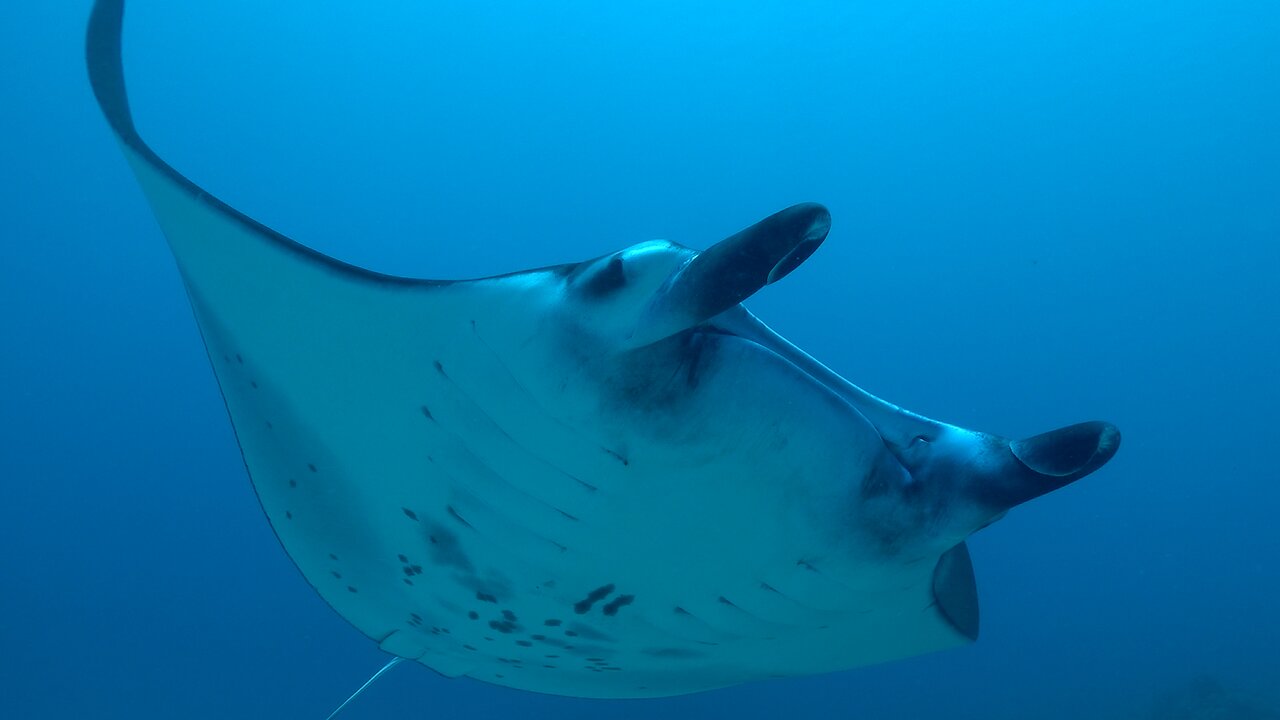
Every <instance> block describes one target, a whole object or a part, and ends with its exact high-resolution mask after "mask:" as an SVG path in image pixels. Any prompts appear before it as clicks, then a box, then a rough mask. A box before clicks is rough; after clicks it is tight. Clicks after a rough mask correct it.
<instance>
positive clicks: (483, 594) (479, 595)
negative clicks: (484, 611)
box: [476, 591, 498, 603]
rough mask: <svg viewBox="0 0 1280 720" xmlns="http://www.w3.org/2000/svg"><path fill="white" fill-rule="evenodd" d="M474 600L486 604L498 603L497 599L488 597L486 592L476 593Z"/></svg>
mask: <svg viewBox="0 0 1280 720" xmlns="http://www.w3.org/2000/svg"><path fill="white" fill-rule="evenodd" d="M476 599H477V600H479V601H480V602H487V603H496V602H498V598H496V597H494V596H493V595H490V594H489V593H487V592H480V591H476Z"/></svg>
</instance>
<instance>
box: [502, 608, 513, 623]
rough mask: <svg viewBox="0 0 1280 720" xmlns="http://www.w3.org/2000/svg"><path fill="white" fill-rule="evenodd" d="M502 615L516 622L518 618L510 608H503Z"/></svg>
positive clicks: (507, 619) (509, 620) (505, 618)
mask: <svg viewBox="0 0 1280 720" xmlns="http://www.w3.org/2000/svg"><path fill="white" fill-rule="evenodd" d="M502 617H503V619H504V620H506V621H508V622H515V621H516V620H517V618H516V614H515V613H513V612H511V611H510V610H503V611H502Z"/></svg>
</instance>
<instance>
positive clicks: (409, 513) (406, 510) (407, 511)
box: [400, 508, 418, 520]
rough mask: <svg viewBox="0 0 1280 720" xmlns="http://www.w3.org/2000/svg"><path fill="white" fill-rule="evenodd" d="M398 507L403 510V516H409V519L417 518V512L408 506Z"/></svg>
mask: <svg viewBox="0 0 1280 720" xmlns="http://www.w3.org/2000/svg"><path fill="white" fill-rule="evenodd" d="M400 509H401V510H403V511H404V516H405V517H407V518H409V519H410V520H417V519H418V513H416V512H414V511H412V510H410V509H409V508H400Z"/></svg>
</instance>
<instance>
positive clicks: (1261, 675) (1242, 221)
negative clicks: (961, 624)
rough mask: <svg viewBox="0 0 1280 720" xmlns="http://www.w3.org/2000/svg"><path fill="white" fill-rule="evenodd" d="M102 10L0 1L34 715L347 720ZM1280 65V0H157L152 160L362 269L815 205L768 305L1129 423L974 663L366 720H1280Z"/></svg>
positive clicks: (1055, 403) (152, 9)
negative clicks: (120, 89) (142, 150)
mask: <svg viewBox="0 0 1280 720" xmlns="http://www.w3.org/2000/svg"><path fill="white" fill-rule="evenodd" d="M88 10H89V3H88V2H83V1H77V2H66V3H43V4H38V3H9V4H7V5H5V6H4V7H3V8H0V21H2V22H0V27H2V28H4V29H3V30H0V33H2V35H0V39H3V42H0V68H3V72H2V73H0V97H3V98H4V102H3V104H2V105H0V108H2V110H0V130H3V137H4V141H3V154H2V155H0V183H2V185H0V190H2V191H3V194H0V208H3V215H2V216H0V217H3V225H2V226H0V227H2V228H3V230H2V231H0V238H3V241H2V243H0V251H2V252H3V255H2V256H0V268H2V269H3V274H2V275H0V278H3V281H2V282H0V307H3V312H0V338H3V348H4V352H3V353H0V378H3V381H2V382H3V386H2V390H3V394H2V395H0V397H3V399H4V401H3V402H0V428H2V429H3V432H4V439H3V442H2V443H0V550H2V552H3V562H2V563H0V573H3V588H4V591H3V592H2V593H0V650H2V652H0V714H3V716H5V717H14V718H64V717H67V718H69V717H97V718H112V717H129V718H153V717H154V718H173V717H183V718H204V717H228V716H233V717H288V718H317V717H319V718H322V717H324V716H325V714H327V713H328V712H329V711H330V710H331V709H332V708H333V707H334V706H335V705H336V704H337V703H338V702H339V701H340V700H341V699H342V698H343V697H345V695H346V693H347V692H349V691H350V690H351V689H354V688H355V687H356V686H358V685H359V684H360V682H362V681H363V679H364V678H365V677H367V676H368V675H369V674H370V673H372V671H373V670H375V669H376V668H377V667H378V666H379V665H381V663H382V662H383V659H384V656H383V654H382V653H380V652H379V651H378V650H377V649H376V647H374V645H373V644H372V643H371V642H369V641H368V640H366V639H365V638H364V637H362V636H360V635H359V634H358V633H357V632H356V631H355V630H353V629H352V628H351V627H350V626H349V625H347V624H346V623H345V622H344V621H343V620H342V619H341V618H339V617H338V616H337V615H335V614H334V613H333V612H332V611H331V610H330V609H329V608H328V607H327V606H326V605H325V604H324V603H323V602H322V601H321V600H320V599H319V598H318V597H317V596H316V595H315V594H314V593H313V592H312V591H311V590H310V589H309V588H308V587H307V585H306V583H305V582H304V581H303V580H302V579H301V577H300V576H299V575H298V573H297V572H296V570H294V568H293V567H292V565H291V564H290V562H289V561H288V559H287V558H286V557H285V555H284V554H283V552H282V551H281V550H280V548H279V546H278V545H277V543H276V541H275V540H274V538H273V537H272V534H271V531H270V529H269V528H268V526H267V524H266V522H265V521H264V519H263V518H262V516H261V511H260V510H259V508H258V507H257V504H256V501H255V499H254V495H253V492H252V489H251V488H250V486H249V484H248V482H247V479H246V477H245V474H244V468H243V465H242V464H241V460H240V457H239V453H238V452H237V449H236V445H235V441H234V438H233V437H232V434H231V432H230V427H229V425H228V423H227V421H226V416H225V411H224V408H223V405H222V402H221V400H220V398H219V396H218V391H217V388H216V385H215V383H214V381H213V377H212V374H211V373H210V371H209V368H208V364H207V359H206V357H205V354H204V350H203V347H202V346H201V343H200V339H199V337H198V334H197V332H196V328H195V324H194V322H193V320H192V318H191V314H190V310H189V308H188V307H187V303H186V299H185V296H184V293H183V289H182V286H181V284H180V281H179V279H178V276H177V273H176V272H175V268H174V265H173V261H172V259H171V258H170V256H169V254H168V249H167V248H166V246H165V243H164V241H163V238H162V237H161V236H160V234H159V231H158V229H157V227H156V225H155V222H154V220H153V219H152V217H151V215H150V212H149V210H148V208H147V206H146V204H145V202H144V200H143V198H142V195H141V193H140V191H139V190H138V189H137V187H136V185H135V183H134V180H133V178H132V176H131V174H130V173H129V170H128V168H127V167H126V165H125V164H124V162H123V159H122V157H121V154H120V152H119V150H118V148H117V146H116V144H115V140H114V138H113V137H112V136H111V134H110V132H109V131H108V129H107V127H106V124H105V123H104V122H103V120H102V118H101V116H100V114H99V112H98V110H97V107H96V106H95V105H94V103H93V100H92V96H91V94H90V92H89V90H88V85H87V82H86V79H85V72H84V67H83V65H84V62H83V49H82V39H83V38H82V33H83V26H84V21H85V19H86V17H87V14H88ZM1277 38H1280V5H1276V4H1274V3H1268V2H1225V3H1215V4H1209V3H1192V2H1183V1H1181V0H1179V1H1175V2H1154V1H1146V2H1135V3H1126V4H1123V5H1120V4H1116V3H1104V2H1074V3H1065V2H1047V3H1037V4H1031V3H1014V2H975V3H966V4H954V3H941V2H936V1H933V2H904V3H877V4H870V3H835V2H816V1H801V2H788V3H781V2H776V3H758V2H757V3H722V2H715V1H711V2H705V3H696V4H690V3H675V2H645V3H631V2H626V1H624V2H614V3H608V4H605V3H583V2H564V3H561V2H556V3H542V4H527V3H507V2H494V3H489V4H475V3H466V2H448V3H430V4H427V3H408V2H387V3H364V4H346V5H339V6H328V5H316V4H307V3H296V2H281V3H274V4H270V5H267V4H263V3H252V2H248V1H247V0H223V1H222V2H217V3H213V2H207V3H206V2H188V3H160V2H151V1H150V0H134V2H133V3H131V5H130V7H129V12H128V16H127V20H126V39H125V52H126V57H125V61H126V72H127V75H128V80H129V87H130V91H131V93H132V96H133V100H134V105H135V114H136V118H137V121H138V124H139V127H140V130H141V132H142V134H143V135H144V136H145V137H147V138H148V139H149V140H150V141H151V143H152V145H153V146H154V147H155V148H156V149H157V150H158V151H159V153H160V154H161V155H163V156H164V157H166V158H167V159H168V160H169V161H170V162H171V164H173V165H174V166H175V167H176V168H178V169H179V170H180V171H182V172H184V173H185V174H186V175H187V176H189V177H191V178H192V179H194V180H196V181H197V182H199V183H200V184H202V185H203V186H205V187H206V188H207V189H209V190H210V191H212V192H213V193H214V194H216V195H218V196H219V197H221V198H222V199H224V200H226V201H228V202H229V203H231V204H232V205H234V206H236V207H238V208H240V209H242V210H244V211H245V212H246V213H248V214H249V215H251V216H254V217H256V218H258V219H260V220H262V221H263V222H265V223H267V224H268V225H271V226H272V227H275V228H277V229H279V230H281V231H282V232H285V233H286V234H288V235H290V236H292V237H295V238H297V239H299V240H301V241H303V242H305V243H306V244H308V245H311V246H313V247H315V248H317V249H319V250H321V251H323V252H326V253H328V254H331V255H335V256H337V257H340V258H342V259H344V260H347V261H350V262H353V263H355V264H359V265H363V266H366V267H370V268H373V269H376V270H381V271H384V272H391V273H396V274H403V275H418V276H425V277H441V278H452V277H467V276H476V275H484V274H491V273H497V272H503V271H509V270H516V269H520V268H525V267H532V266H539V265H546V264H551V263H556V262H563V261H570V260H577V259H582V258H586V257H591V256H595V255H599V254H601V253H604V252H608V251H612V250H615V249H618V248H620V247H623V246H625V245H629V244H631V243H634V242H637V241H640V240H643V239H648V238H652V237H666V238H670V239H672V240H676V241H678V242H682V243H685V244H688V245H691V246H697V247H703V246H706V245H709V244H711V243H713V242H715V241H716V240H718V239H720V238H721V237H724V236H726V235H728V234H730V233H732V232H734V231H736V230H737V229H739V228H741V227H743V226H745V225H747V224H749V223H751V222H754V221H755V220H757V219H759V218H760V217H763V216H765V215H767V214H769V213H771V212H773V211H774V210H777V209H780V208H782V207H784V206H786V205H789V204H792V203H794V202H799V201H804V200H816V201H820V202H823V203H825V204H826V205H827V206H828V207H830V209H831V211H832V213H833V216H834V223H835V224H834V227H833V230H832V233H831V236H830V239H829V240H828V241H827V243H826V244H825V245H824V246H823V248H822V249H821V250H820V251H819V252H818V253H817V254H816V255H815V256H814V257H813V258H812V259H810V260H809V261H808V262H807V263H806V264H805V265H804V266H803V267H802V268H801V269H799V270H797V271H796V272H795V273H793V274H792V275H791V276H788V277H787V278H786V279H785V281H783V282H780V283H778V284H777V285H776V286H773V287H770V288H768V289H766V290H765V291H764V292H762V293H760V294H759V295H758V296H756V297H755V298H753V299H752V300H751V301H750V303H749V306H750V307H751V308H752V309H753V310H754V311H755V312H756V313H757V314H758V315H760V316H761V317H762V318H764V319H765V320H766V321H767V322H769V323H770V324H771V325H773V326H774V327H775V328H776V329H777V330H779V331H780V332H781V333H782V334H784V335H785V336H787V337H789V338H790V339H792V340H793V341H795V342H796V343H797V344H799V345H800V346H801V347H803V348H805V349H806V350H807V351H809V352H810V353H812V354H813V355H815V356H816V357H818V358H819V359H821V360H823V361H824V362H826V363H827V364H829V365H831V366H832V367H833V368H835V369H836V370H838V371H839V372H841V373H842V374H844V375H846V376H847V377H849V378H850V379H851V380H853V381H854V382H857V383H859V384H861V385H862V386H864V387H866V388H867V389H869V390H871V391H872V392H875V393H877V394H879V395H882V396H884V397H886V398H888V399H890V400H892V401H894V402H896V403H899V404H902V405H904V406H906V407H909V408H911V409H914V410H918V411H920V412H924V413H926V414H929V415H932V416H935V417H939V418H941V419H944V420H947V421H952V422H956V423H958V424H963V425H966V426H971V427H977V428H982V429H986V430H991V431H994V432H999V433H1002V434H1006V435H1011V436H1021V435H1029V434H1032V433H1035V432H1039V431H1041V430H1045V429H1049V428H1052V427H1057V426H1059V425H1063V424H1067V423H1070V422H1075V421H1077V420H1082V419H1087V418H1093V417H1099V418H1103V419H1107V420H1111V421H1113V422H1115V423H1116V424H1118V425H1119V426H1120V427H1121V429H1122V430H1123V431H1124V433H1125V441H1124V446H1123V447H1122V448H1121V451H1120V453H1119V455H1118V456H1117V457H1116V459H1115V460H1113V461H1112V462H1111V463H1110V464H1109V465H1108V466H1107V467H1106V468H1105V469H1103V470H1102V471H1100V472H1099V473H1097V474H1095V475H1093V476H1091V477H1089V478H1087V479H1085V480H1083V481H1081V482H1080V483H1078V484H1076V485H1074V486H1071V487H1068V488H1066V489H1064V490H1062V491H1059V492H1056V493H1054V494H1052V495H1050V496H1047V497H1044V498H1041V499H1039V500H1037V501H1035V502H1033V503H1031V504H1029V505H1027V506H1024V507H1021V508H1018V509H1017V510H1015V511H1014V512H1012V513H1011V514H1010V515H1009V516H1008V517H1007V518H1005V519H1003V520H1001V521H1000V522H999V523H997V524H995V525H993V526H992V527H990V528H988V529H986V530H983V531H982V532H980V533H979V534H978V535H976V536H975V537H974V538H973V540H972V542H971V547H972V549H973V554H974V558H975V564H976V566H977V574H978V581H979V588H980V594H981V600H982V609H983V630H982V638H981V639H980V640H979V642H978V643H976V644H975V645H972V646H969V647H966V648H963V649H959V650H953V651H948V652H944V653H939V654H936V655H932V656H926V657H922V658H915V659H911V660H906V661H901V662H896V663H891V664H888V665H883V666H878V667H873V668H868V669H864V670H859V671H854V672H847V673H838V674H833V675H827V676H822V677H812V678H804V679H795V680H785V681H776V682H769V683H761V684H755V685H749V686H743V687H739V688H733V689H729V690H723V691H717V692H712V693H705V694H700V695H694V696H687V697H681V698H672V699H665V700H651V701H623V702H618V701H615V702H601V701H587V700H574V699H567V698H556V697H547V696H539V695H533V694H528V693H523V692H518V691H513V690H505V689H501V688H496V687H492V686H488V685H483V684H480V683H476V682H473V681H469V680H446V679H443V678H441V677H438V676H436V675H435V674H433V673H431V672H429V671H426V670H423V669H421V668H416V667H403V668H397V669H396V671H395V672H393V673H391V674H389V675H388V676H387V677H386V678H384V679H383V680H381V681H379V683H378V684H377V685H376V686H374V688H373V689H372V690H370V691H369V693H368V694H367V695H366V696H364V697H362V698H361V699H360V700H359V702H358V703H356V704H355V705H354V706H353V707H352V708H350V709H349V710H348V711H347V713H348V714H346V717H350V718H362V717H405V718H409V717H431V718H450V717H472V718H500V717H507V716H511V715H519V716H522V717H556V718H598V717H601V716H607V717H620V718H649V717H655V716H666V717H675V718H682V717H690V718H692V717H706V716H708V715H715V716H723V717H738V718H772V717H777V716H778V715H781V714H787V715H788V716H791V717H795V718H818V717H829V716H856V717H860V718H868V719H870V718H900V717H945V718H974V719H977V718H982V719H984V720H990V719H992V718H1026V717H1036V718H1081V717H1098V718H1113V717H1114V718H1146V717H1153V716H1158V717H1188V718H1190V717H1221V713H1219V714H1217V715H1214V714H1212V713H1214V712H1217V710H1218V709H1220V708H1222V707H1229V708H1232V710H1231V711H1232V712H1234V713H1235V716H1237V717H1272V716H1270V715H1248V714H1247V710H1245V709H1244V708H1245V705H1246V704H1251V705H1252V706H1253V707H1254V708H1255V709H1257V708H1270V709H1271V711H1272V712H1276V709H1277V708H1280V691H1277V688H1280V651H1278V650H1277V649H1276V648H1277V646H1278V645H1280V619H1278V618H1277V614H1276V613H1275V612H1274V606H1275V599H1274V598H1275V594H1276V591H1277V589H1278V587H1280V572H1278V571H1277V566H1276V558H1277V557H1278V556H1280V529H1278V528H1277V525H1276V522H1275V520H1274V516H1275V513H1276V510H1275V508H1276V507H1277V505H1278V504H1280V503H1278V502H1277V501H1278V500H1280V490H1278V489H1277V480H1280V472H1278V471H1277V470H1276V464H1275V461H1274V459H1273V458H1274V454H1275V445H1276V443H1275V441H1274V439H1273V438H1272V434H1273V425H1274V420H1273V409H1274V408H1276V407H1277V406H1278V405H1280V382H1278V381H1277V380H1276V378H1275V377H1274V375H1273V373H1274V372H1275V368H1276V367H1277V366H1278V365H1280V331H1278V330H1277V326H1278V325H1280V323H1277V316H1280V287H1278V284H1277V277H1278V276H1280V133H1277V132H1276V128H1277V127H1280V40H1277ZM1205 677H1208V678H1212V679H1213V683H1217V685H1216V686H1217V687H1221V688H1224V689H1223V690H1222V691H1221V692H1223V693H1225V694H1227V695H1229V696H1230V697H1231V698H1235V700H1234V701H1233V702H1235V703H1236V704H1235V705H1230V704H1229V703H1228V702H1227V701H1226V700H1223V699H1222V697H1220V696H1217V695H1215V692H1217V691H1212V690H1206V689H1205V688H1212V687H1215V686H1214V685H1213V684H1211V683H1208V682H1206V681H1205V680H1203V679H1201V678H1205ZM1169 698H1173V699H1174V701H1170V700H1169ZM1215 698H1217V699H1216V700H1215ZM1215 703H1216V704H1215ZM1184 711H1185V712H1184ZM1197 712H1199V714H1198V715H1197V714H1196V713H1197ZM1258 712H1262V710H1258ZM1153 713H1154V715H1153ZM1178 713H1183V714H1178Z"/></svg>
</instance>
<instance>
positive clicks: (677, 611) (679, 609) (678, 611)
mask: <svg viewBox="0 0 1280 720" xmlns="http://www.w3.org/2000/svg"><path fill="white" fill-rule="evenodd" d="M671 611H672V612H674V613H675V614H677V615H688V614H689V611H688V610H685V609H684V608H682V607H680V606H679V605H677V606H675V607H674V608H672V609H671Z"/></svg>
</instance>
